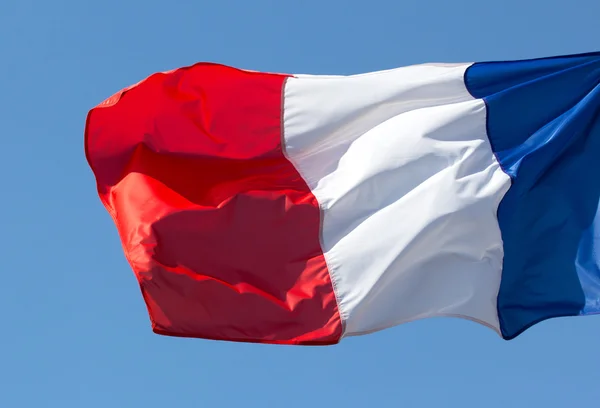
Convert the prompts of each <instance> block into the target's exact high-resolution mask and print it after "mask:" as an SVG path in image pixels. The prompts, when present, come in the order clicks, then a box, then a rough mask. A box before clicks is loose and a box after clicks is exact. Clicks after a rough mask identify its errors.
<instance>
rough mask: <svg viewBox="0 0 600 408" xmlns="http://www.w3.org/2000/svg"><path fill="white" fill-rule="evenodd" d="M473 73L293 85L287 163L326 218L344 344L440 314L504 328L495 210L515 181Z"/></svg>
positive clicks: (403, 73) (448, 68)
mask: <svg viewBox="0 0 600 408" xmlns="http://www.w3.org/2000/svg"><path fill="white" fill-rule="evenodd" d="M467 67H468V65H467V64H458V65H447V64H444V65H433V64H428V65H417V66H409V67H403V68H399V69H395V70H389V71H381V72H374V73H369V74H363V75H354V76H347V77H331V76H323V77H319V76H298V77H295V78H290V79H288V80H287V82H286V85H285V94H284V144H285V149H286V154H287V155H288V157H289V159H290V160H291V161H292V163H294V165H295V166H296V168H297V169H298V171H299V172H300V174H301V175H302V176H303V177H304V179H305V180H306V181H307V183H308V185H309V187H310V188H311V189H312V191H313V193H314V195H315V197H316V198H317V200H318V201H319V203H320V206H321V209H322V217H323V219H322V247H323V248H322V249H323V252H324V254H325V258H326V261H327V264H328V267H329V271H330V274H331V278H332V282H333V285H334V290H335V292H336V296H337V299H338V304H339V309H340V315H341V317H342V320H343V322H344V327H345V332H344V335H345V336H348V335H355V334H363V333H368V332H372V331H376V330H381V329H384V328H388V327H391V326H394V325H397V324H400V323H404V322H408V321H411V320H415V319H421V318H426V317H434V316H456V317H463V318H467V319H471V320H474V321H477V322H479V323H482V324H485V325H487V326H489V327H491V328H493V329H495V330H496V331H499V327H498V326H499V325H498V316H497V311H496V297H497V294H498V289H499V284H500V278H501V273H502V271H501V269H502V258H503V247H502V239H501V235H500V230H499V227H498V222H497V218H496V211H497V207H498V204H499V202H500V200H501V199H502V196H503V195H504V194H505V193H506V191H507V190H508V187H509V184H510V179H509V177H508V176H507V175H505V174H504V173H503V172H502V171H501V169H500V166H499V164H498V162H497V160H496V159H495V157H494V154H493V153H492V150H491V147H490V144H489V141H488V138H487V135H486V126H485V117H486V109H485V104H484V102H483V101H481V100H476V99H474V98H473V97H472V96H471V95H470V94H469V93H468V92H467V90H466V87H465V84H464V82H463V76H464V72H465V69H466V68H467Z"/></svg>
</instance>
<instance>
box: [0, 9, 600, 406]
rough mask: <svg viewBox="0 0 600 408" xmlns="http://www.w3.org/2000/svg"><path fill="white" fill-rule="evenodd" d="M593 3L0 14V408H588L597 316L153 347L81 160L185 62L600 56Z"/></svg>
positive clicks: (599, 351)
mask: <svg viewBox="0 0 600 408" xmlns="http://www.w3.org/2000/svg"><path fill="white" fill-rule="evenodd" d="M599 15H600V1H598V0H571V1H565V0H562V1H558V0H496V1H484V0H464V1H463V0H389V1H384V0H370V1H354V0H345V1H344V0H320V1H318V0H279V1H267V0H237V1H233V0H213V1H205V0H189V1H185V0H170V1H159V0H102V1H89V0H2V1H0V50H1V51H2V59H1V60H0V61H1V64H0V124H1V127H0V132H1V133H0V141H1V144H0V146H1V148H0V149H1V150H0V152H1V154H2V159H1V160H0V175H1V176H0V180H1V181H2V193H1V196H0V197H1V199H0V212H1V213H2V222H1V223H0V228H1V231H2V234H1V235H0V255H1V263H0V271H1V272H0V273H1V275H0V276H1V278H2V279H1V285H0V311H1V313H2V319H1V321H0V333H1V336H0V346H1V347H0V407H2V408H13V407H14V408H20V407H35V408H45V407H60V408H70V407H77V408H96V407H102V408H113V407H114V408H117V407H144V408H155V407H160V408H164V407H238V406H243V407H279V406H281V407H286V408H292V407H355V406H356V407H364V406H373V407H461V408H462V407H486V408H493V407H537V406H540V407H577V406H586V407H594V406H598V404H600V384H599V380H600V347H599V346H598V341H599V339H600V316H597V317H585V318H582V317H580V318H564V319H556V320H552V321H547V322H544V323H541V324H538V325H537V326H534V327H533V328H532V329H530V330H528V331H527V332H525V333H524V334H523V335H521V336H520V337H518V338H517V339H516V340H512V341H510V342H506V341H504V340H501V339H500V338H499V337H498V336H497V335H496V334H495V333H494V332H492V331H491V330H489V329H487V328H484V327H483V326H479V325H477V324H475V323H471V322H467V321H461V320H458V319H433V320H427V321H420V322H415V323H409V324H405V325H402V326H399V327H396V328H394V329H389V330H387V331H384V332H380V333H377V334H372V335H368V336H364V337H360V338H351V339H346V340H344V341H343V342H342V343H341V344H340V345H337V346H332V347H290V346H263V345H251V344H236V343H225V342H214V341H204V340H192V339H178V338H167V337H160V336H158V335H155V334H153V333H152V332H151V330H150V324H149V321H148V317H147V313H146V308H145V306H144V304H143V301H142V298H141V296H140V292H139V289H138V287H137V283H136V281H135V279H134V276H133V273H132V272H131V270H130V269H129V267H128V265H127V263H126V261H125V258H124V256H123V253H122V250H121V246H120V243H119V241H118V237H117V232H116V229H115V227H114V225H113V224H112V221H111V220H110V218H109V216H108V214H107V213H106V211H105V210H104V208H103V207H102V206H101V204H100V201H99V199H98V197H97V194H96V190H95V182H94V179H93V176H92V173H91V171H90V170H89V168H88V165H87V163H86V161H85V157H84V151H83V129H84V122H85V117H86V113H87V111H88V110H89V109H90V108H91V107H93V106H94V105H96V104H97V103H99V102H101V101H102V100H103V99H104V98H106V97H108V96H110V95H111V94H112V93H114V92H115V91H117V90H119V89H120V88H122V87H124V86H127V85H129V84H131V83H134V82H137V81H138V80H140V79H142V78H144V77H145V76H147V75H148V74H150V73H152V72H155V71H161V70H168V69H171V68H176V67H178V66H182V65H187V64H191V63H194V62H196V61H202V60H203V61H213V62H220V63H225V64H229V65H234V66H237V67H240V68H247V69H254V70H265V71H271V72H274V71H275V72H287V73H312V74H320V73H328V74H350V73H360V72H365V71H370V70H379V69H386V68H392V67H396V66H401V65H408V64H415V63H422V62H466V61H482V60H501V59H520V58H530V57H541V56H551V55H556V54H569V53H579V52H587V51H598V50H600V24H599V23H598V16H599Z"/></svg>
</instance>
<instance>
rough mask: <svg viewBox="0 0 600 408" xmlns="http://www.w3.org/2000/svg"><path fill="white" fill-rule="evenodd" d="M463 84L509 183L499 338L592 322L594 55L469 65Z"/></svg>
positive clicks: (597, 211)
mask: <svg viewBox="0 0 600 408" xmlns="http://www.w3.org/2000/svg"><path fill="white" fill-rule="evenodd" d="M465 83H466V85H467V88H468V89H469V92H470V93H471V94H472V95H473V96H474V97H475V98H482V99H484V101H485V102H486V106H487V130H488V137H489V139H490V143H491V145H492V149H493V150H494V153H495V154H496V157H497V158H498V161H499V162H500V165H501V166H502V168H503V170H504V171H505V172H506V173H507V174H508V175H509V176H510V177H511V180H512V185H511V188H510V189H509V191H508V192H507V194H506V195H505V197H504V199H503V200H502V202H501V203H500V206H499V208H498V222H499V224H500V229H501V231H502V239H503V241H504V251H505V255H504V266H503V272H502V281H501V285H500V292H499V295H498V315H499V318H500V327H501V330H502V335H503V337H504V338H506V339H511V338H514V337H516V336H518V335H519V334H520V333H522V332H523V331H524V330H526V329H527V328H529V327H531V326H532V325H534V324H536V323H538V322H540V321H542V320H545V319H549V318H553V317H559V316H575V315H580V314H592V313H600V208H599V206H600V53H592V54H584V55H573V56H565V57H555V58H544V59H535V60H524V61H509V62H488V63H477V64H474V65H472V66H471V67H469V69H468V70H467V72H466V74H465Z"/></svg>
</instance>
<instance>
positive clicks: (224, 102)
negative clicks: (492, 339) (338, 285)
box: [85, 64, 342, 344]
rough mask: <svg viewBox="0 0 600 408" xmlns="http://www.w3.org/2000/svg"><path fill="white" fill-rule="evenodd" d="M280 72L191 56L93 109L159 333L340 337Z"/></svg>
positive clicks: (104, 189)
mask: <svg viewBox="0 0 600 408" xmlns="http://www.w3.org/2000/svg"><path fill="white" fill-rule="evenodd" d="M284 82H285V76H283V75H275V74H263V73H256V72H247V71H241V70H236V69H233V68H230V67H225V66H221V65H213V64H197V65H194V66H191V67H187V68H182V69H178V70H175V71H172V72H169V73H161V74H155V75H152V76H151V77H149V78H148V79H146V80H145V81H143V82H141V83H139V84H137V85H135V86H133V87H131V88H129V89H127V90H124V91H123V92H120V93H119V94H117V95H115V96H114V97H112V98H110V99H109V100H107V101H106V102H104V103H103V104H101V105H100V106H98V107H96V108H94V109H92V110H91V111H90V113H89V115H88V120H87V124H86V131H85V138H86V154H87V157H88V162H89V164H90V166H91V168H92V170H93V172H94V174H95V176H96V180H97V183H98V192H99V194H100V198H101V200H102V202H103V203H104V205H105V206H106V208H107V210H108V211H109V212H110V213H111V215H112V216H113V219H114V221H115V224H116V226H117V229H118V231H119V234H120V237H121V241H122V243H123V247H124V251H125V254H126V256H127V259H128V260H129V262H130V264H131V266H132V268H133V270H134V272H135V274H136V276H137V278H138V280H139V283H140V287H141V289H142V293H143V296H144V299H145V301H146V305H147V307H148V312H149V314H150V318H151V321H152V327H153V330H154V331H155V332H156V333H160V334H165V335H172V336H184V337H199V338H209V339H220V340H230V341H248V342H261V343H283V344H331V343H336V342H338V341H339V339H340V336H341V332H342V327H341V322H340V318H339V314H338V309H337V305H336V300H335V296H334V293H333V288H332V284H331V281H330V278H329V273H328V270H327V265H326V263H325V259H324V257H323V253H322V250H321V246H320V243H319V227H320V211H319V206H318V203H317V200H316V198H315V197H314V195H313V194H312V193H311V191H310V189H309V188H308V186H307V185H306V183H305V182H304V180H303V179H302V177H301V176H300V175H299V174H298V172H297V171H296V169H295V168H294V166H293V165H292V164H291V163H290V162H289V161H288V160H287V159H286V157H285V155H284V152H283V149H282V146H281V140H282V139H281V134H282V125H281V123H282V108H281V105H282V93H283V85H284Z"/></svg>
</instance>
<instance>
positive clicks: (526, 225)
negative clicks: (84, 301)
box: [85, 53, 600, 345]
mask: <svg viewBox="0 0 600 408" xmlns="http://www.w3.org/2000/svg"><path fill="white" fill-rule="evenodd" d="M85 149H86V156H87V160H88V163H89V165H90V167H91V170H92V171H93V174H94V176H95V179H96V182H97V190H98V193H99V197H100V199H101V201H102V203H103V204H104V206H105V207H106V209H107V211H108V213H109V214H110V215H111V216H112V218H113V220H114V223H115V225H116V228H117V230H118V233H119V236H120V240H121V242H122V246H123V250H124V254H125V256H126V258H127V260H128V262H129V264H130V265H131V268H132V270H133V272H134V273H135V276H136V277H137V280H138V282H139V285H140V288H141V292H142V295H143V299H144V301H145V305H146V306H147V309H148V313H149V317H150V321H151V327H152V330H153V331H154V332H155V333H158V334H162V335H170V336H182V337H196V338H205V339H216V340H228V341H244V342H258V343H276V344H313V345H316V344H320V345H326V344H335V343H338V342H339V341H340V340H341V339H343V338H345V337H348V336H353V335H361V334H367V333H372V332H375V331H379V330H382V329H386V328H390V327H392V326H396V325H399V324H402V323H406V322H410V321H414V320H417V319H424V318H429V317H444V316H446V317H458V318H463V319H468V320H471V321H474V322H477V323H480V324H482V325H484V326H487V327H489V328H491V329H493V330H494V331H496V332H497V333H498V334H499V335H500V336H501V337H502V338H504V339H507V340H508V339H512V338H514V337H516V336H518V335H519V334H520V333H522V332H523V331H525V330H527V329H528V328H529V327H531V326H533V325H535V324H536V323H538V322H541V321H543V320H546V319H549V318H555V317H561V316H577V315H589V314H594V313H598V312H599V311H600V216H599V203H600V159H599V158H600V53H589V54H580V55H568V56H561V57H549V58H537V59H529V60H518V61H495V62H477V63H452V64H449V63H429V64H421V65H410V66H403V67H399V68H395V69H389V70H382V71H378V72H370V73H365V74H357V75H345V76H342V75H308V74H302V75H291V74H276V73H266V72H255V71H248V70H243V69H238V68H234V67H230V66H225V65H219V64H213V63H198V64H195V65H192V66H188V67H183V68H179V69H175V70H172V71H169V72H164V73H156V74H153V75H151V76H149V77H148V78H146V79H144V80H143V81H141V82H139V83H138V84H136V85H134V86H131V87H129V88H126V89H124V90H122V91H121V92H118V93H117V94H115V95H114V96H112V97H110V98H109V99H107V100H106V101H105V102H103V103H101V104H100V105H98V106H97V107H95V108H93V109H92V110H91V111H90V112H89V114H88V117H87V122H86V128H85Z"/></svg>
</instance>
